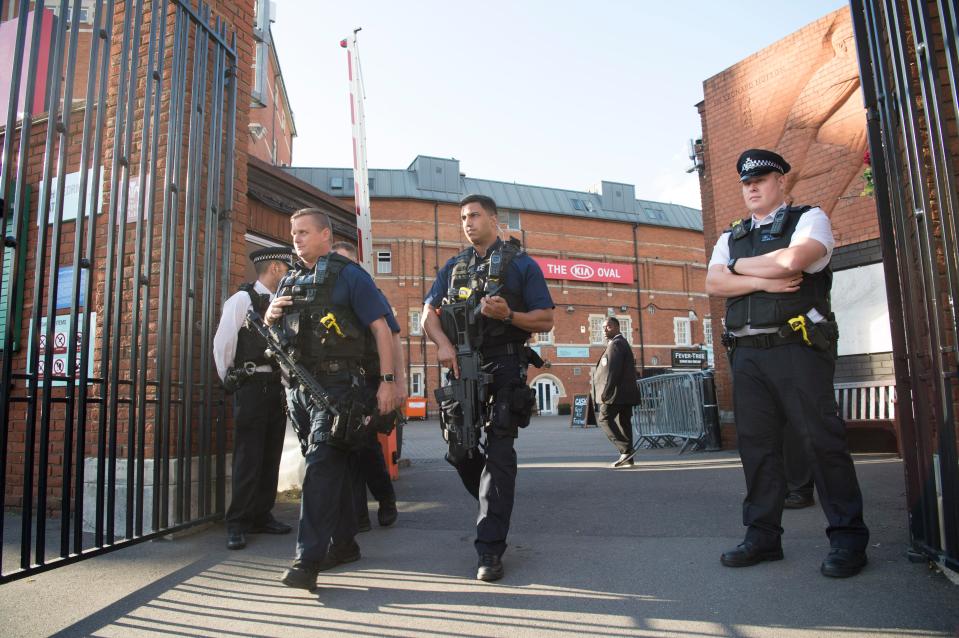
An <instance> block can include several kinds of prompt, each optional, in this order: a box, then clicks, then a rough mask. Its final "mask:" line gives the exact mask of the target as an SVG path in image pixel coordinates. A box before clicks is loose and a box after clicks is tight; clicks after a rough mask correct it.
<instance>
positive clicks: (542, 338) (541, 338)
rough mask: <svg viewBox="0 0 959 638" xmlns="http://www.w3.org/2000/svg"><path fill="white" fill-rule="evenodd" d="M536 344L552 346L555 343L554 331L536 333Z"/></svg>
mask: <svg viewBox="0 0 959 638" xmlns="http://www.w3.org/2000/svg"><path fill="white" fill-rule="evenodd" d="M536 343H539V344H543V345H550V344H552V343H553V331H552V330H550V331H549V332H537V333H536Z"/></svg>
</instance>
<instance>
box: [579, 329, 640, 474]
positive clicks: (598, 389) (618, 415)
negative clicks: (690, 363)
mask: <svg viewBox="0 0 959 638" xmlns="http://www.w3.org/2000/svg"><path fill="white" fill-rule="evenodd" d="M603 332H604V333H605V334H606V338H607V339H609V345H608V346H606V352H604V353H603V356H602V358H601V359H600V360H599V362H598V363H597V364H596V368H595V369H594V370H593V378H592V389H591V391H590V394H591V395H592V399H593V404H594V405H595V406H596V414H597V415H598V416H597V421H598V422H599V425H600V427H602V428H603V430H604V431H605V432H606V436H607V437H609V440H610V442H612V444H613V445H615V446H616V449H617V450H619V458H618V459H617V460H616V461H615V462H614V463H613V464H612V465H611V466H610V467H612V468H613V469H620V468H624V467H632V465H633V455H634V454H635V453H636V450H634V449H633V406H634V405H636V404H637V403H639V388H638V387H637V386H636V359H635V357H633V348H632V347H631V346H630V345H629V342H628V341H626V337H624V336H623V335H622V334H621V333H620V332H619V320H618V319H617V318H616V317H610V318H609V319H607V320H606V324H605V325H604V326H603Z"/></svg>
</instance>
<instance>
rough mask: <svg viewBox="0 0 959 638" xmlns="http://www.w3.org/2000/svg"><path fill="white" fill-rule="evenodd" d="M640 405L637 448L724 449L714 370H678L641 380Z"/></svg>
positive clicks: (637, 409) (635, 413) (636, 419)
mask: <svg viewBox="0 0 959 638" xmlns="http://www.w3.org/2000/svg"><path fill="white" fill-rule="evenodd" d="M637 385H638V386H639V393H640V400H639V404H638V405H637V406H636V407H635V408H634V409H633V431H634V437H633V438H634V440H635V441H636V445H637V447H650V448H658V447H672V446H675V445H677V444H678V443H677V441H681V442H682V449H681V450H680V453H682V452H685V451H686V450H689V449H692V450H698V449H708V450H718V449H720V443H721V442H720V437H719V413H718V409H717V405H716V390H715V386H714V384H713V373H712V370H704V371H698V370H697V371H691V372H674V373H671V374H662V375H658V376H655V377H651V378H648V379H641V380H639V381H637Z"/></svg>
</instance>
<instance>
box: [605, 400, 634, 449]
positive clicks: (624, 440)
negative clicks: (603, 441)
mask: <svg viewBox="0 0 959 638" xmlns="http://www.w3.org/2000/svg"><path fill="white" fill-rule="evenodd" d="M596 420H597V421H598V422H599V427H601V428H603V431H604V432H605V433H606V438H608V439H609V442H610V443H612V444H613V445H615V446H616V449H617V450H619V453H620V454H629V453H630V452H632V451H633V406H631V405H627V404H622V403H614V404H608V403H601V404H600V405H599V410H598V414H597V419H596Z"/></svg>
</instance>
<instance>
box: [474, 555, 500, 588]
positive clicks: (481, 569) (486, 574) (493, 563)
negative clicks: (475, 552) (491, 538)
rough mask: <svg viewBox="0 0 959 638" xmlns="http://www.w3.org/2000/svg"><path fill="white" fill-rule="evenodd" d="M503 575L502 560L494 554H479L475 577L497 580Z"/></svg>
mask: <svg viewBox="0 0 959 638" xmlns="http://www.w3.org/2000/svg"><path fill="white" fill-rule="evenodd" d="M502 577H503V561H502V560H500V557H499V556H497V555H496V554H483V555H482V556H480V559H479V565H478V566H477V569H476V579H477V580H485V581H487V582H489V581H493V580H499V579H500V578H502Z"/></svg>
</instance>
